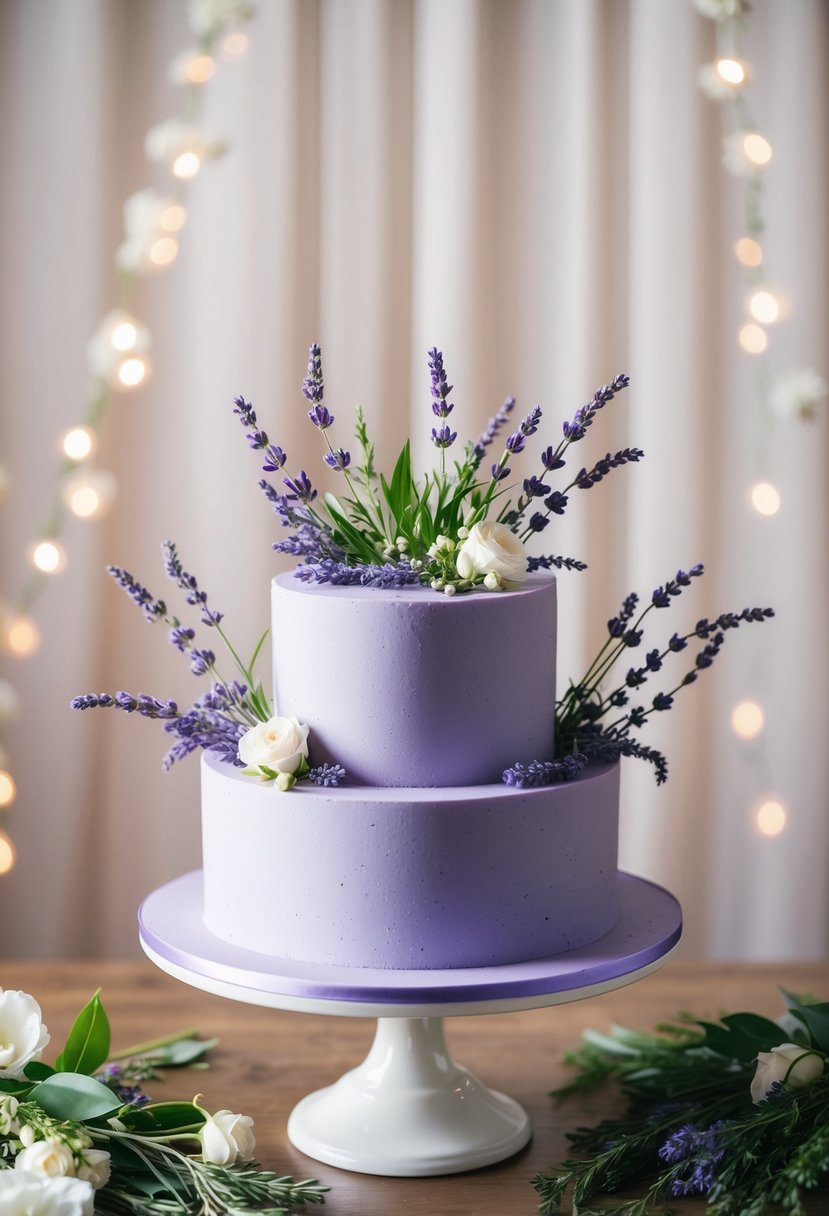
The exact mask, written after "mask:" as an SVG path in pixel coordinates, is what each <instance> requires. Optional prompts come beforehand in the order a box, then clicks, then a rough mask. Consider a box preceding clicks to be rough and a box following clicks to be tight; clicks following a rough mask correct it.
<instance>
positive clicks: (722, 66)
mask: <svg viewBox="0 0 829 1216" xmlns="http://www.w3.org/2000/svg"><path fill="white" fill-rule="evenodd" d="M717 75H718V76H719V77H720V79H721V80H724V81H725V82H726V84H744V83H745V79H746V70H745V67H744V66H743V64H742V63H740V61H739V59H718V60H717Z"/></svg>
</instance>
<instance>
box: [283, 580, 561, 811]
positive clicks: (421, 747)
mask: <svg viewBox="0 0 829 1216" xmlns="http://www.w3.org/2000/svg"><path fill="white" fill-rule="evenodd" d="M272 616H273V630H272V642H273V664H274V698H275V703H276V712H277V713H280V714H284V715H290V716H293V717H297V718H299V720H300V721H301V722H306V723H307V724H308V725H309V726H310V728H311V737H310V741H311V759H312V761H313V762H314V763H321V762H322V761H329V762H335V763H339V764H342V765H343V766H344V767H345V769H346V771H347V773H348V782H349V784H350V785H351V784H357V785H369V786H436V787H444V786H467V785H479V784H486V783H491V782H497V781H500V779H501V774H502V772H503V770H504V769H505V768H507V767H508V766H509V765H511V764H514V763H515V762H516V761H519V760H521V761H528V760H550V759H552V757H553V745H554V744H553V741H554V725H555V705H554V701H555V686H556V585H555V579H553V578H551V577H549V576H547V577H543V578H531V579H529V580H528V581H527V582H526V583H525V584H524V585H523V586H522V587H521V588H520V589H519V590H517V591H510V592H486V591H481V592H476V593H472V594H468V595H462V596H455V597H454V598H452V599H449V598H447V597H445V596H443V595H439V594H436V593H435V592H434V591H432V590H431V589H430V588H428V587H420V586H416V587H406V588H402V589H400V590H388V591H386V590H383V591H378V590H373V589H370V588H362V587H341V586H337V587H332V586H328V585H323V586H320V585H319V584H309V585H306V584H303V583H300V582H298V580H297V579H296V578H294V577H293V575H289V574H287V575H281V576H280V577H278V578H275V579H274V580H273V591H272Z"/></svg>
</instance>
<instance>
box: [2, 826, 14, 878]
mask: <svg viewBox="0 0 829 1216" xmlns="http://www.w3.org/2000/svg"><path fill="white" fill-rule="evenodd" d="M16 858H17V854H16V853H15V848H14V845H13V844H12V842H11V840H9V838H8V836H7V835H6V833H5V832H0V874H8V872H9V870H12V869H14V863H15V860H16Z"/></svg>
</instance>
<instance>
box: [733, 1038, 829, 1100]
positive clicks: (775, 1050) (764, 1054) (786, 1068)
mask: <svg viewBox="0 0 829 1216" xmlns="http://www.w3.org/2000/svg"><path fill="white" fill-rule="evenodd" d="M823 1069H824V1061H823V1056H821V1055H820V1053H819V1052H816V1051H811V1050H810V1049H809V1048H808V1047H803V1046H801V1045H800V1044H798V1043H781V1044H780V1046H779V1047H772V1049H771V1051H761V1052H759V1053H758V1055H757V1071H756V1072H755V1074H754V1079H753V1080H752V1082H751V1100H752V1102H754V1103H755V1105H756V1104H757V1103H759V1102H763V1101H764V1100H765V1098H766V1097H768V1095H769V1093H770V1092H771V1088H772V1086H773V1085H774V1083H775V1082H776V1081H780V1082H785V1084H786V1086H787V1088H788V1089H805V1088H806V1086H807V1085H811V1084H812V1082H813V1081H816V1080H817V1079H818V1077H819V1076H822V1074H823Z"/></svg>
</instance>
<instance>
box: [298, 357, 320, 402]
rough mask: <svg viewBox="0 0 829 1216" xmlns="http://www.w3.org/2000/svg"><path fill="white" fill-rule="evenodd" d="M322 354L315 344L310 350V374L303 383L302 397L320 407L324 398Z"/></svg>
mask: <svg viewBox="0 0 829 1216" xmlns="http://www.w3.org/2000/svg"><path fill="white" fill-rule="evenodd" d="M323 391H324V385H323V379H322V352H321V350H320V348H319V345H318V344H317V343H316V342H314V343H313V344H312V345H311V347H310V348H309V350H308V374H307V375H306V377H305V379H304V380H303V382H302V395H303V397H304V398H305V400H306V401H310V402H311V404H312V405H319V403H320V402H321V401H322V398H323Z"/></svg>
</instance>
